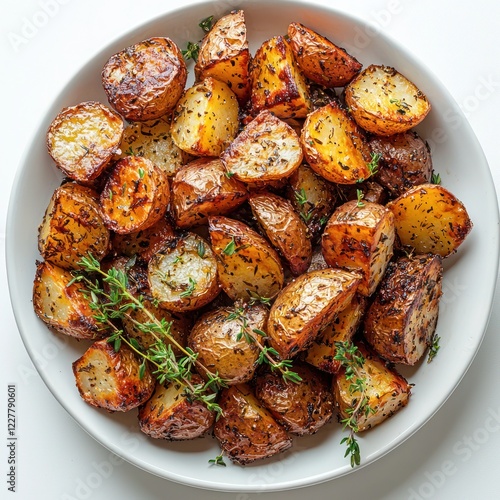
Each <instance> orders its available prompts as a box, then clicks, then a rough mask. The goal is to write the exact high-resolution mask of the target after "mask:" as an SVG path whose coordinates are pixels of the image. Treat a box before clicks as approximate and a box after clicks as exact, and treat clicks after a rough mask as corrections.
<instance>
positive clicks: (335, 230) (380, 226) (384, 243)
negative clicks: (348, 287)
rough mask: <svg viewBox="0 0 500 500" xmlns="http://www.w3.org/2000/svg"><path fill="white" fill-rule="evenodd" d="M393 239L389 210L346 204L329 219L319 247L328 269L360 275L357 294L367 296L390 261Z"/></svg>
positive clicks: (349, 202) (391, 216) (392, 226)
mask: <svg viewBox="0 0 500 500" xmlns="http://www.w3.org/2000/svg"><path fill="white" fill-rule="evenodd" d="M395 236H396V231H395V228H394V217H393V215H392V213H391V211H390V210H388V209H387V208H385V207H384V206H382V205H379V204H377V203H370V202H366V203H365V202H358V201H348V202H347V203H344V204H343V205H341V206H340V207H338V208H337V209H336V210H335V212H334V213H333V215H332V216H331V217H330V220H329V221H328V223H327V225H326V227H325V230H324V232H323V236H322V239H321V247H322V249H323V256H324V258H325V261H326V262H327V264H328V265H330V266H332V267H339V268H342V269H346V270H350V271H358V272H359V273H361V274H362V276H363V278H362V280H361V282H360V283H359V286H358V292H359V293H361V294H362V295H366V296H369V295H371V294H372V293H373V292H374V291H375V289H376V288H377V285H378V284H379V283H380V280H381V279H382V276H383V274H384V272H385V269H386V267H387V264H388V263H389V260H390V259H391V257H392V254H393V251H394V240H395Z"/></svg>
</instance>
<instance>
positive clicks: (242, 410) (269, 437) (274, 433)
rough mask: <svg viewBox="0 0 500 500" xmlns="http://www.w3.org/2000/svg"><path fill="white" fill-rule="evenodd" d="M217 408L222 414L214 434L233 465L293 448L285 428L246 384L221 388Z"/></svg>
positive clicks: (244, 463)
mask: <svg viewBox="0 0 500 500" xmlns="http://www.w3.org/2000/svg"><path fill="white" fill-rule="evenodd" d="M219 406H220V407H221V408H222V411H223V414H222V416H221V417H220V418H219V420H217V422H215V424H214V435H215V437H216V438H217V439H218V441H219V443H220V446H221V449H222V451H223V452H224V453H225V454H226V455H227V456H228V457H229V458H230V459H231V461H232V462H234V463H237V464H240V465H246V464H249V463H251V462H254V461H255V460H259V459H262V458H269V457H272V456H274V455H276V454H278V453H281V452H283V451H285V450H287V449H288V448H290V447H291V446H292V439H291V438H290V436H288V434H287V433H286V431H285V429H284V428H283V427H282V426H281V425H280V424H278V423H277V422H276V420H274V418H273V417H272V415H271V414H270V413H269V411H268V410H266V408H264V407H263V406H262V404H261V403H260V402H259V401H258V400H257V398H256V397H255V395H254V393H253V392H252V389H251V388H250V386H248V385H247V384H238V385H233V386H231V387H229V388H228V389H223V390H222V391H221V394H220V398H219Z"/></svg>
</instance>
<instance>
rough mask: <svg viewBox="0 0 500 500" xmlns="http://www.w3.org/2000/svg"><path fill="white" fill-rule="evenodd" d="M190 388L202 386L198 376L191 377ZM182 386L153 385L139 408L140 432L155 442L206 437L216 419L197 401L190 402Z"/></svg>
mask: <svg viewBox="0 0 500 500" xmlns="http://www.w3.org/2000/svg"><path fill="white" fill-rule="evenodd" d="M191 383H192V384H193V385H199V384H203V380H202V379H201V377H200V376H199V375H193V377H192V379H191ZM184 390H185V387H184V386H182V385H181V384H178V383H175V382H171V383H170V384H168V385H165V386H164V385H161V384H158V383H157V385H156V388H155V391H154V393H153V395H152V396H151V398H150V399H149V400H148V401H147V402H146V403H145V404H144V405H143V406H141V407H140V408H139V414H138V418H139V426H140V428H141V431H142V432H144V433H145V434H147V435H148V436H150V437H152V438H155V439H167V440H168V441H181V440H187V439H194V438H197V437H200V436H202V435H203V434H205V433H206V432H207V431H208V430H209V429H210V427H212V424H213V423H214V420H215V415H214V413H213V412H211V411H210V410H208V409H207V407H206V406H205V405H204V404H203V403H202V402H201V401H197V400H192V401H190V400H189V399H188V397H187V396H186V394H185V393H184Z"/></svg>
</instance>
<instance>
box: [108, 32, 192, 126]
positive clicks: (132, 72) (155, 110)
mask: <svg viewBox="0 0 500 500" xmlns="http://www.w3.org/2000/svg"><path fill="white" fill-rule="evenodd" d="M101 77H102V85H103V87H104V91H105V92H106V95H107V97H108V100H109V103H110V104H111V106H113V108H115V109H116V110H117V111H118V113H120V114H121V115H122V116H123V117H124V118H125V119H127V120H131V121H147V120H154V119H156V118H160V117H161V116H163V115H166V114H168V113H170V112H172V111H173V109H174V107H175V105H176V104H177V101H178V100H179V98H180V96H181V95H182V92H183V91H184V87H185V85H186V81H187V69H186V63H185V62H184V59H183V57H182V53H181V51H180V50H179V48H178V47H177V45H176V44H175V43H174V42H173V41H172V40H170V39H169V38H164V37H156V38H149V39H148V40H144V41H142V42H139V43H137V44H134V45H131V46H130V47H127V48H126V49H124V50H122V51H121V52H118V53H117V54H115V55H113V56H111V57H110V58H109V60H108V61H107V63H106V64H105V65H104V68H103V70H102V74H101Z"/></svg>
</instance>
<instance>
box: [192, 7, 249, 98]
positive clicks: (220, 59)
mask: <svg viewBox="0 0 500 500" xmlns="http://www.w3.org/2000/svg"><path fill="white" fill-rule="evenodd" d="M250 60H251V56H250V51H249V50H248V41H247V28H246V24H245V15H244V12H243V11H242V10H235V11H233V12H230V13H229V14H227V15H226V16H223V17H221V18H220V19H219V20H218V21H217V22H216V23H215V24H214V25H213V26H212V29H211V30H210V31H209V32H208V33H207V35H206V36H205V38H204V39H203V40H202V42H201V44H200V51H199V53H198V59H197V61H196V65H195V67H194V74H195V76H196V79H197V80H204V79H205V78H206V77H207V76H211V77H212V78H215V79H216V80H220V81H221V82H224V83H226V84H227V85H228V87H229V88H230V89H231V90H232V91H233V92H234V93H235V94H236V97H237V98H238V101H239V102H240V103H242V104H243V103H245V102H246V101H247V100H248V98H249V96H250V68H249V65H250Z"/></svg>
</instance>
